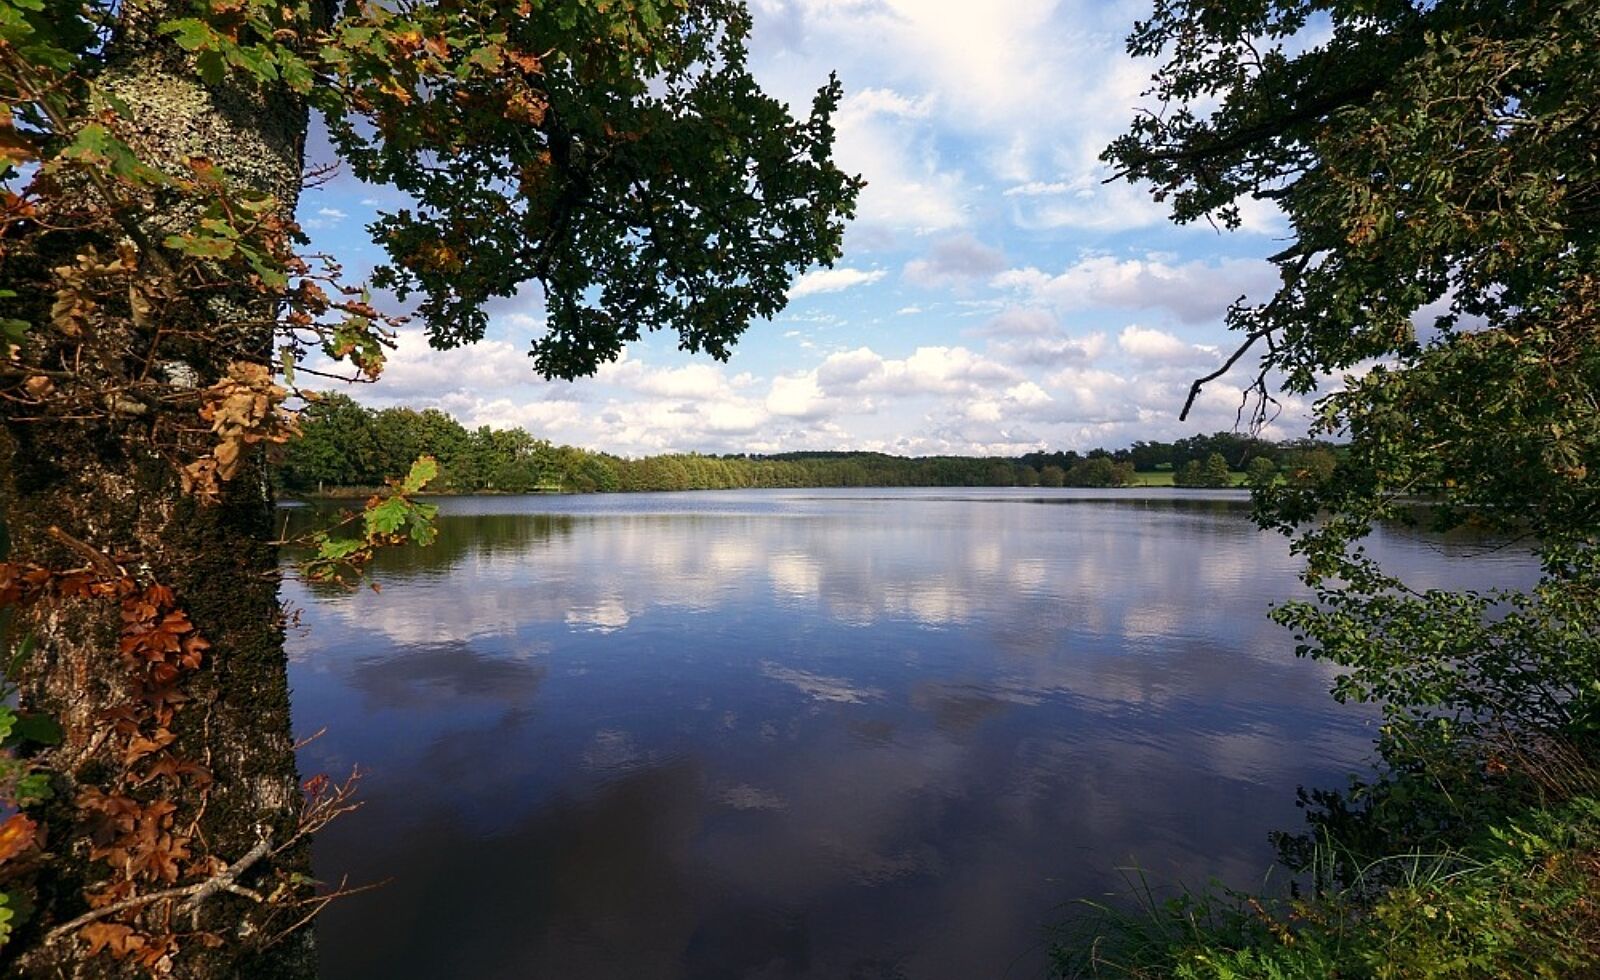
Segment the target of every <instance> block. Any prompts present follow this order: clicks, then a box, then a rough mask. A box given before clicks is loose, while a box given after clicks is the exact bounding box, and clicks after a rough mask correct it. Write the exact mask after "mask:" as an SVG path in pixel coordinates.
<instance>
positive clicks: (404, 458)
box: [275, 394, 1339, 494]
mask: <svg viewBox="0 0 1600 980" xmlns="http://www.w3.org/2000/svg"><path fill="white" fill-rule="evenodd" d="M300 426H301V429H302V430H303V435H302V436H301V438H299V439H296V440H294V441H293V442H291V443H289V445H288V446H287V447H286V448H285V451H284V454H283V458H282V459H281V460H280V462H279V464H278V466H277V467H276V468H275V472H276V474H277V479H278V481H279V484H280V486H281V487H282V489H283V490H285V491H286V492H288V493H291V494H315V493H327V492H336V491H339V490H345V489H349V488H359V487H377V486H381V485H382V484H383V483H384V482H385V481H386V480H388V479H391V478H394V477H397V476H399V475H401V474H403V473H404V472H405V471H406V469H407V468H408V467H409V466H410V465H411V461H412V460H414V459H416V458H417V457H418V456H423V455H428V456H433V457H434V458H435V459H437V460H438V462H439V470H440V474H439V478H438V479H437V480H436V481H434V483H433V484H432V486H433V488H435V489H437V490H441V491H445V492H453V493H483V492H490V493H535V492H546V493H555V492H562V493H604V492H612V491H640V490H728V489H736V488H768V487H773V488H777V487H1034V486H1042V487H1062V486H1066V487H1119V486H1130V485H1152V484H1154V485H1162V484H1170V485H1175V486H1187V487H1227V486H1233V485H1236V484H1237V483H1239V482H1240V480H1241V477H1240V474H1243V473H1248V474H1249V475H1250V476H1251V477H1252V478H1257V479H1259V478H1269V479H1275V478H1277V477H1278V475H1280V474H1281V475H1282V476H1283V477H1284V478H1286V479H1289V480H1291V481H1296V482H1299V481H1312V480H1316V479H1320V478H1321V477H1322V476H1325V475H1326V474H1327V473H1329V472H1331V471H1332V470H1333V467H1334V465H1335V463H1336V462H1337V458H1338V456H1337V454H1338V451H1339V449H1338V447H1337V446H1336V445H1334V444H1333V443H1329V442H1319V441H1311V440H1295V441H1287V442H1273V441H1270V440H1265V439H1258V438H1255V437H1252V436H1249V435H1243V434H1240V433H1237V432H1217V433H1214V434H1212V435H1195V436H1190V437H1188V438H1184V439H1179V440H1177V441H1174V442H1161V441H1154V440H1151V441H1146V440H1141V441H1138V442H1135V443H1134V444H1133V445H1132V446H1129V447H1126V448H1122V449H1092V450H1090V451H1088V452H1086V453H1079V452H1076V451H1072V450H1068V451H1065V452H1043V451H1040V452H1032V453H1027V454H1025V455H1022V456H1015V457H999V456H991V457H973V456H920V457H906V456H892V455H889V454H886V453H876V452H792V453H778V454H771V455H755V454H738V455H720V456H708V455H700V454H697V453H673V454H667V455H660V456H646V457H642V458H637V459H630V458H624V457H621V456H614V455H611V454H609V453H603V452H593V451H590V450H587V449H580V448H577V447H574V446H558V445H555V444H553V443H551V442H550V441H548V440H545V439H540V438H537V437H536V436H534V435H532V434H530V433H529V432H527V431H526V430H524V429H520V428H510V429H495V428H491V427H489V426H480V427H479V428H476V429H468V428H467V427H465V426H463V425H462V424H461V423H460V422H458V421H456V419H455V418H454V417H452V416H450V415H449V414H447V413H445V412H442V411H440V410H438V409H425V410H423V411H417V410H415V409H410V408H384V409H378V410H374V409H370V408H366V407H364V406H362V405H361V404H360V403H358V402H356V401H355V400H354V399H352V398H350V397H349V396H347V395H342V394H329V395H325V396H323V397H322V398H320V399H318V400H317V401H316V402H314V403H313V404H312V405H311V406H310V407H308V408H307V409H306V410H305V411H304V412H302V413H301V415H300Z"/></svg>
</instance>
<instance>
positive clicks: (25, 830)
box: [0, 813, 39, 864]
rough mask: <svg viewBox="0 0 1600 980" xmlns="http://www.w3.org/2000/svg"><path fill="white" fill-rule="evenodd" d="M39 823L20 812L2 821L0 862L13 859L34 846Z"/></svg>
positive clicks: (0, 829) (0, 826)
mask: <svg viewBox="0 0 1600 980" xmlns="http://www.w3.org/2000/svg"><path fill="white" fill-rule="evenodd" d="M38 831H39V825H38V824H36V823H34V822H33V821H32V820H29V819H28V818H27V817H26V816H24V815H22V814H20V813H13V814H12V815H11V819H9V820H7V821H6V822H5V823H0V864H4V863H5V862H7V861H9V860H11V859H12V858H14V857H16V856H17V855H18V854H21V853H22V852H23V851H26V850H27V849H28V848H29V847H31V846H33V842H34V839H35V836H34V835H35V834H37V833H38Z"/></svg>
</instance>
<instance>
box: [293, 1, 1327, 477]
mask: <svg viewBox="0 0 1600 980" xmlns="http://www.w3.org/2000/svg"><path fill="white" fill-rule="evenodd" d="M751 6H752V10H753V12H754V14H755V20H756V33H755V38H754V40H753V44H752V59H751V61H752V68H753V70H754V72H755V74H756V76H757V78H758V79H759V80H760V81H761V82H762V84H763V85H764V86H765V87H766V88H767V90H768V91H769V92H771V93H772V94H774V95H776V96H778V97H779V98H782V99H784V100H785V101H787V102H789V103H790V104H791V105H792V106H795V107H796V108H797V109H803V108H804V107H806V106H808V104H809V101H810V97H811V94H812V93H813V92H814V90H815V89H816V87H817V86H818V85H820V84H822V83H823V82H824V81H825V80H826V77H827V74H828V72H829V71H833V70H836V71H838V72H839V75H840V78H841V80H842V81H843V83H844V86H845V92H846V96H845V100H844V103H843V105H842V106H841V108H840V111H839V114H838V116H837V119H836V122H837V125H838V129H839V144H838V149H837V158H838V160H839V162H840V163H841V165H842V166H843V167H845V168H846V169H848V170H850V171H853V172H859V173H861V174H862V175H863V176H864V177H865V178H866V179H867V181H868V182H869V186H868V187H867V188H866V190H865V191H863V193H862V198H861V203H860V209H859V216H858V218H857V220H856V221H855V222H854V223H853V225H852V226H851V227H850V229H849V231H848V233H847V235H846V240H845V241H846V245H845V254H844V257H843V258H842V259H841V260H840V261H839V262H838V263H837V264H836V265H835V267H834V268H833V269H827V270H824V269H819V270H813V271H811V272H808V273H806V274H805V275H803V276H801V277H800V278H799V279H798V280H797V281H796V282H795V284H794V286H793V287H792V288H791V291H790V299H791V302H790V304H789V307H788V309H787V310H786V311H785V312H784V313H782V314H781V315H780V316H778V317H777V318H776V319H775V320H774V321H772V322H757V323H755V324H753V325H752V326H751V328H750V330H749V332H748V333H747V334H746V335H745V338H744V339H743V340H742V341H741V343H740V344H739V346H738V347H737V348H736V352H735V354H734V356H733V358H732V359H731V360H730V361H729V362H727V363H725V364H719V363H716V362H714V361H711V360H709V359H706V358H691V357H689V356H687V355H685V354H682V353H680V352H678V351H677V350H676V349H675V340H674V338H672V337H670V336H668V335H660V334H658V335H653V336H651V337H650V338H649V339H647V340H645V341H643V342H641V343H639V344H637V345H635V346H633V347H632V348H631V349H629V351H628V352H627V355H626V356H625V357H624V358H623V360H622V361H620V362H618V363H617V364H614V365H610V366H608V367H606V368H604V369H603V370H602V371H601V372H600V374H599V375H598V376H597V377H595V378H593V379H587V380H583V381H578V382H573V383H566V382H545V381H541V380H539V379H538V378H537V377H536V376H535V375H534V374H533V372H532V368H531V361H530V360H529V358H528V357H527V356H526V350H527V342H528V339H529V337H531V336H533V335H535V334H537V332H538V331H539V330H540V329H541V328H542V322H543V321H542V310H541V307H540V305H539V303H538V301H537V299H536V298H532V297H530V298H528V299H525V300H517V301H513V302H508V303H505V304H502V305H501V306H499V307H497V308H495V310H494V311H493V314H494V315H493V318H492V327H491V330H490V333H489V336H488V338H487V339H486V340H485V341H484V342H482V343H480V344H478V345H476V346H475V347H472V348H467V349H465V350H458V351H451V352H436V351H432V350H429V349H428V348H427V346H426V344H425V343H424V342H423V341H422V339H421V338H420V336H418V335H416V334H413V333H411V332H405V333H403V334H402V336H401V337H400V344H399V348H398V349H397V350H396V351H395V352H394V353H393V355H392V357H391V360H390V366H389V368H388V371H387V372H386V374H385V377H384V379H383V380H382V381H380V382H378V383H377V384H375V385H370V386H360V387H358V388H357V389H356V390H354V391H353V392H352V393H353V394H354V395H355V396H356V397H357V398H359V399H361V400H362V401H364V402H366V403H367V404H371V405H375V406H381V405H390V404H405V405H411V406H414V407H419V408H420V407H429V406H433V407H439V408H443V409H445V410H447V411H449V412H451V413H452V414H454V415H455V416H457V417H458V418H460V419H461V420H462V422H464V423H466V424H469V425H478V424H490V425H495V426H510V425H518V426H522V427H524V428H526V429H528V430H529V431H530V432H532V433H534V434H535V435H537V436H540V437H542V438H548V439H551V440H554V441H556V442H562V443H570V444H574V445H579V446H584V447H587V448H591V449H599V450H606V451H610V452H616V453H621V454H624V455H642V454H647V453H655V452H662V451H668V450H682V451H689V450H693V451H700V452H743V451H750V452H774V451H784V450H799V449H876V450H883V451H887V452H898V453H908V454H927V453H961V454H989V453H1000V454H1007V455H1009V454H1015V453H1022V452H1027V451H1030V450H1033V449H1052V450H1054V449H1087V448H1091V447H1094V446H1101V445H1103V446H1108V447H1115V446H1121V445H1126V444H1128V443H1129V442H1132V441H1133V440H1135V439H1140V438H1173V437H1177V436H1182V435H1186V434H1192V433H1195V432H1210V431H1214V430H1217V429H1225V428H1231V427H1232V426H1233V424H1234V417H1235V411H1236V409H1237V408H1238V405H1239V388H1238V386H1237V383H1240V382H1242V381H1243V380H1244V375H1245V370H1244V368H1245V367H1247V366H1248V365H1243V366H1241V369H1240V370H1239V372H1238V374H1237V375H1236V376H1234V377H1230V378H1225V379H1223V380H1222V381H1221V382H1219V383H1216V384H1214V385H1212V386H1211V387H1210V388H1209V389H1208V390H1207V391H1206V393H1205V394H1204V395H1203V396H1202V397H1201V399H1200V401H1199V403H1198V404H1197V407H1196V409H1195V411H1194V413H1193V414H1192V415H1191V417H1190V420H1189V421H1188V422H1187V423H1182V424H1180V423H1179V422H1178V421H1177V414H1178V410H1179V408H1180V407H1181V406H1182V402H1183V398H1184V396H1185V394H1186V393H1187V391H1188V386H1189V382H1190V381H1191V380H1192V379H1193V378H1194V377H1196V376H1198V375H1200V374H1204V373H1207V372H1209V371H1210V370H1211V369H1212V368H1213V367H1214V366H1215V365H1216V364H1217V363H1218V361H1219V359H1220V357H1221V356H1223V353H1224V348H1227V347H1228V345H1229V343H1230V339H1231V338H1230V337H1229V336H1228V335H1227V333H1226V331H1224V330H1223V329H1222V325H1221V320H1222V315H1223V312H1224V311H1225V310H1226V308H1227V306H1228V304H1229V303H1230V302H1231V301H1233V300H1234V299H1235V298H1237V297H1239V296H1241V295H1248V296H1250V297H1252V298H1257V299H1259V298H1263V297H1265V296H1267V295H1269V294H1270V291H1271V289H1272V286H1273V283H1274V282H1275V276H1274V273H1273V270H1272V268H1271V266H1270V265H1269V264H1267V263H1266V262H1265V261H1264V260H1263V257H1264V256H1266V255H1270V254H1272V253H1273V252H1275V251H1278V250H1279V249H1280V248H1281V247H1282V240H1283V238H1284V236H1285V234H1286V228H1285V225H1284V223H1283V221H1282V218H1281V216H1280V215H1278V214H1277V213H1276V212H1275V211H1273V210H1272V209H1271V208H1270V207H1268V206H1259V207H1252V208H1249V209H1247V211H1246V214H1245V227H1244V228H1243V229H1241V230H1239V231H1236V232H1231V233H1225V234H1219V233H1218V232H1217V231H1216V230H1214V229H1213V228H1211V227H1210V226H1209V225H1206V224H1203V223H1202V224H1200V225H1196V226H1190V227H1177V226H1174V225H1172V224H1171V223H1170V222H1169V221H1168V220H1167V219H1166V215H1165V212H1164V210H1163V209H1162V208H1161V207H1159V206H1157V205H1155V204H1153V203H1151V202H1150V201H1149V200H1148V198H1147V196H1146V194H1145V193H1144V191H1143V190H1141V189H1137V188H1133V187H1129V186H1127V185H1126V184H1121V183H1118V184H1112V185H1106V184H1103V183H1102V180H1103V179H1104V177H1105V176H1106V175H1107V171H1106V169H1105V168H1104V166H1103V165H1102V164H1100V163H1099V162H1098V160H1097V157H1098V154H1099V152H1100V150H1101V149H1102V148H1103V147H1104V146H1105V144H1106V143H1107V142H1109V141H1110V140H1111V139H1112V138H1113V137H1115V136H1116V135H1117V134H1118V133H1119V132H1121V131H1122V129H1123V128H1124V127H1125V126H1126V124H1127V122H1128V120H1129V119H1130V118H1131V117H1132V114H1133V111H1134V109H1135V108H1136V107H1137V106H1139V105H1141V104H1143V100H1142V99H1141V95H1140V93H1141V92H1142V90H1143V89H1144V88H1145V87H1146V85H1147V83H1148V80H1149V77H1150V73H1151V71H1152V69H1153V67H1154V66H1153V65H1151V64H1149V63H1141V62H1138V61H1136V60H1134V59H1132V58H1130V57H1128V56H1127V55H1126V54H1125V53H1124V51H1123V45H1122V38H1123V35H1124V34H1125V32H1126V30H1127V28H1128V26H1129V25H1131V24H1132V23H1133V21H1134V20H1135V19H1136V18H1137V17H1140V16H1144V15H1146V14H1147V13H1148V2H1147V0H1140V2H1132V3H1127V2H1095V0H992V2H990V3H973V2H971V0H752V3H751ZM313 157H315V153H313ZM399 203H400V202H399V201H398V200H397V197H396V195H394V193H393V192H391V191H388V190H386V189H383V188H373V187H365V186H362V185H360V184H358V183H357V182H355V181H354V180H353V179H351V178H350V177H348V175H344V176H339V177H336V178H335V179H334V180H332V181H331V182H329V183H327V184H325V185H323V186H321V187H319V188H316V189H314V190H311V191H309V192H308V193H307V194H306V195H305V196H304V197H303V199H302V202H301V211H300V216H301V220H302V223H304V224H305V225H306V227H307V228H308V230H309V231H310V232H311V234H312V236H313V238H314V239H315V241H316V243H317V244H318V245H319V246H321V247H323V248H326V249H328V250H329V251H332V252H334V253H335V254H338V255H340V256H341V257H343V258H345V259H346V260H347V262H346V265H347V269H349V270H350V271H352V272H354V273H356V274H360V272H361V270H362V268H363V266H364V265H366V264H368V263H370V262H371V261H373V260H374V259H375V258H376V257H377V255H378V251H377V249H376V248H375V247H374V246H372V245H371V244H370V243H368V242H367V240H366V237H365V233H364V232H363V230H362V226H363V225H364V224H365V223H366V222H367V221H369V220H371V218H372V216H373V215H374V213H375V212H376V211H377V210H379V209H381V208H384V207H394V206H398V205H399ZM1230 382H1234V383H1230ZM1285 409H1286V411H1285V413H1284V415H1283V416H1281V417H1280V419H1279V422H1278V423H1277V425H1276V426H1275V427H1274V428H1273V429H1270V430H1269V433H1268V434H1269V435H1279V436H1284V435H1296V434H1300V432H1301V431H1302V430H1303V423H1302V419H1303V417H1304V414H1305V405H1304V404H1303V403H1302V402H1299V401H1296V400H1289V401H1287V402H1286V403H1285Z"/></svg>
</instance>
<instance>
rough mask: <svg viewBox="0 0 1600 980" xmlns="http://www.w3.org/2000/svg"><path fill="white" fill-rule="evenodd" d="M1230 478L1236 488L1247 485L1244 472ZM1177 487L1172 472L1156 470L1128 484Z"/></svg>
mask: <svg viewBox="0 0 1600 980" xmlns="http://www.w3.org/2000/svg"><path fill="white" fill-rule="evenodd" d="M1228 476H1229V477H1231V478H1232V480H1233V485H1234V486H1236V487H1242V486H1244V485H1245V475H1244V474H1243V473H1242V472H1234V473H1229V474H1228ZM1175 485H1176V484H1174V483H1173V482H1172V471H1171V470H1156V471H1155V472H1152V473H1135V474H1133V480H1132V482H1130V483H1129V484H1128V486H1130V487H1170V486H1175Z"/></svg>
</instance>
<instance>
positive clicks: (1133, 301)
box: [991, 255, 1277, 323]
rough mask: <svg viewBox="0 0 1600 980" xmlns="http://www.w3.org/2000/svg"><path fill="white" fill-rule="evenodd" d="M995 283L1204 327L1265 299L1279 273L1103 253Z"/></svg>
mask: <svg viewBox="0 0 1600 980" xmlns="http://www.w3.org/2000/svg"><path fill="white" fill-rule="evenodd" d="M991 283H992V285H994V286H995V287H996V288H998V289H1003V290H1010V291H1012V292H1015V293H1019V294H1021V295H1023V296H1025V297H1027V298H1028V299H1029V300H1030V301H1031V302H1034V303H1041V304H1046V305H1050V306H1054V307H1056V308H1059V309H1089V308H1096V307H1099V308H1113V309H1125V310H1142V309H1159V310H1164V311H1166V312H1168V313H1170V314H1172V315H1173V316H1175V317H1177V318H1178V319H1179V320H1182V321H1184V322H1185V323H1199V322H1205V321H1215V320H1220V319H1221V318H1222V316H1223V314H1224V313H1226V312H1227V309H1228V306H1229V305H1230V304H1231V303H1233V302H1234V301H1235V300H1237V299H1238V298H1239V297H1240V296H1249V297H1252V298H1254V299H1258V300H1259V299H1264V298H1266V296H1268V295H1270V293H1271V292H1272V291H1273V290H1274V288H1275V286H1276V284H1277V272H1276V270H1275V268H1274V267H1273V266H1272V264H1271V263H1269V262H1265V261H1262V260H1260V259H1222V260H1220V261H1217V262H1201V261H1198V260H1196V261H1191V262H1185V263H1182V264H1174V263H1171V262H1168V261H1164V260H1163V259H1160V258H1144V259H1117V258H1113V257H1111V256H1106V255H1100V256H1091V257H1088V258H1084V259H1082V260H1080V261H1078V262H1077V263H1075V264H1074V265H1071V266H1069V267H1068V268H1067V269H1066V270H1065V271H1063V272H1062V273H1060V274H1059V275H1054V276H1052V275H1050V274H1048V273H1045V272H1042V271H1040V270H1039V269H1037V268H1034V267H1032V266H1029V267H1026V268H1021V269H1009V270H1007V271H1005V272H1002V273H1000V274H999V275H997V276H995V277H994V279H993V280H992V281H991Z"/></svg>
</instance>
